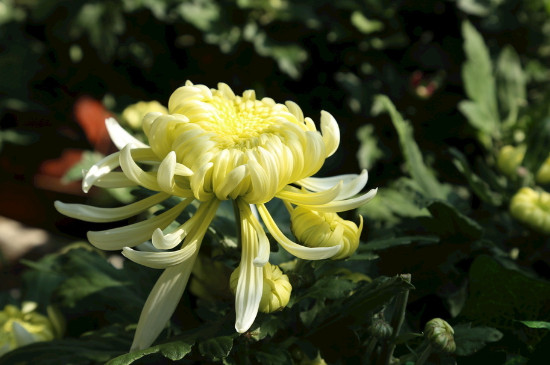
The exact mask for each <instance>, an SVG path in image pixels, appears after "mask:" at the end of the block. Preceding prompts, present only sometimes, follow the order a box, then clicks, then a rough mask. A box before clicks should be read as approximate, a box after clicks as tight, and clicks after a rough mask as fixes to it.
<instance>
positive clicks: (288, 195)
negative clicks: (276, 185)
mask: <svg viewBox="0 0 550 365" xmlns="http://www.w3.org/2000/svg"><path fill="white" fill-rule="evenodd" d="M341 189H342V183H339V184H338V185H336V186H333V187H332V188H330V189H328V190H325V191H320V192H317V193H310V192H309V191H304V190H300V189H296V188H294V187H292V186H285V187H284V188H283V190H281V191H279V192H278V193H277V194H276V195H275V196H276V197H277V198H279V199H283V200H286V201H288V202H291V203H293V204H297V205H321V204H327V203H329V202H331V201H333V200H334V199H335V198H336V197H337V196H338V194H340V190H341Z"/></svg>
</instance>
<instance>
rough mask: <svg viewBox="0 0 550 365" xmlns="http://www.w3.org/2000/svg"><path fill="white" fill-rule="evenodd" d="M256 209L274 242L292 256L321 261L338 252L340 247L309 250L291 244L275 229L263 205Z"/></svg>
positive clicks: (275, 226)
mask: <svg viewBox="0 0 550 365" xmlns="http://www.w3.org/2000/svg"><path fill="white" fill-rule="evenodd" d="M257 207H258V212H259V213H260V216H261V217H262V220H263V222H264V224H265V226H266V227H267V229H268V230H269V232H270V233H271V235H272V236H273V238H275V240H277V242H279V244H280V245H281V246H283V248H284V249H285V250H287V251H288V252H289V253H291V254H292V255H294V256H296V257H299V258H301V259H304V260H322V259H327V258H330V257H332V256H334V255H336V254H337V253H338V251H339V250H340V248H341V245H337V246H333V247H314V248H310V247H305V246H302V245H299V244H297V243H296V242H292V241H291V240H289V239H288V238H287V237H286V236H285V235H284V234H283V232H281V230H280V229H279V227H277V224H276V223H275V221H274V220H273V218H272V217H271V214H269V211H268V210H267V208H266V207H265V205H263V204H260V205H257Z"/></svg>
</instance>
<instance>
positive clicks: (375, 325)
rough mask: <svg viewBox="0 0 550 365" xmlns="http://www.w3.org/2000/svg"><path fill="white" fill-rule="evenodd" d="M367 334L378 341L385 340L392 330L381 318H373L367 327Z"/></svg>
mask: <svg viewBox="0 0 550 365" xmlns="http://www.w3.org/2000/svg"><path fill="white" fill-rule="evenodd" d="M369 333H370V334H371V335H372V336H373V337H375V338H377V339H379V340H385V339H387V338H390V337H391V335H392V334H393V328H392V326H390V324H389V323H388V322H386V321H385V320H384V319H383V318H375V319H373V320H372V324H371V325H370V326H369Z"/></svg>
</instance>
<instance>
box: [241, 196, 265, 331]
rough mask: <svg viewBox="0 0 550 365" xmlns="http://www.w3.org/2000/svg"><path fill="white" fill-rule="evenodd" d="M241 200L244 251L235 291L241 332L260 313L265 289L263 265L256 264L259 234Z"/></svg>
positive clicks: (247, 327) (245, 329)
mask: <svg viewBox="0 0 550 365" xmlns="http://www.w3.org/2000/svg"><path fill="white" fill-rule="evenodd" d="M245 205H246V204H245V203H242V202H239V210H240V211H241V236H242V251H241V262H240V265H239V270H240V272H239V280H238V284H237V291H236V293H235V313H236V317H237V318H236V320H235V329H236V330H237V332H239V333H243V332H245V331H247V330H248V329H249V328H250V326H251V325H252V323H254V319H256V316H257V315H258V308H259V305H260V300H261V299H262V291H263V271H262V267H258V266H256V265H254V263H253V261H254V258H255V257H256V256H257V253H258V236H257V232H256V230H255V229H254V227H253V225H252V224H251V222H250V220H249V219H246V215H247V214H250V215H251V213H249V212H250V207H248V206H246V207H245Z"/></svg>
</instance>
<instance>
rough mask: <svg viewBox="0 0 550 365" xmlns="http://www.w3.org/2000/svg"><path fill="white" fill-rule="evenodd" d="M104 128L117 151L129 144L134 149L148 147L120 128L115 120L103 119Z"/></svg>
mask: <svg viewBox="0 0 550 365" xmlns="http://www.w3.org/2000/svg"><path fill="white" fill-rule="evenodd" d="M105 126H106V127H107V132H109V136H110V137H111V140H112V141H113V143H114V144H115V146H117V148H118V149H119V150H121V149H122V148H124V146H126V145H127V144H129V143H131V144H133V145H134V146H135V147H149V146H148V145H146V144H145V143H143V142H141V141H140V140H139V139H137V138H135V137H134V136H132V135H131V134H130V133H128V132H127V131H126V130H125V129H124V128H122V127H121V126H120V124H118V122H117V121H116V120H115V118H111V117H109V118H107V119H105Z"/></svg>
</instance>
